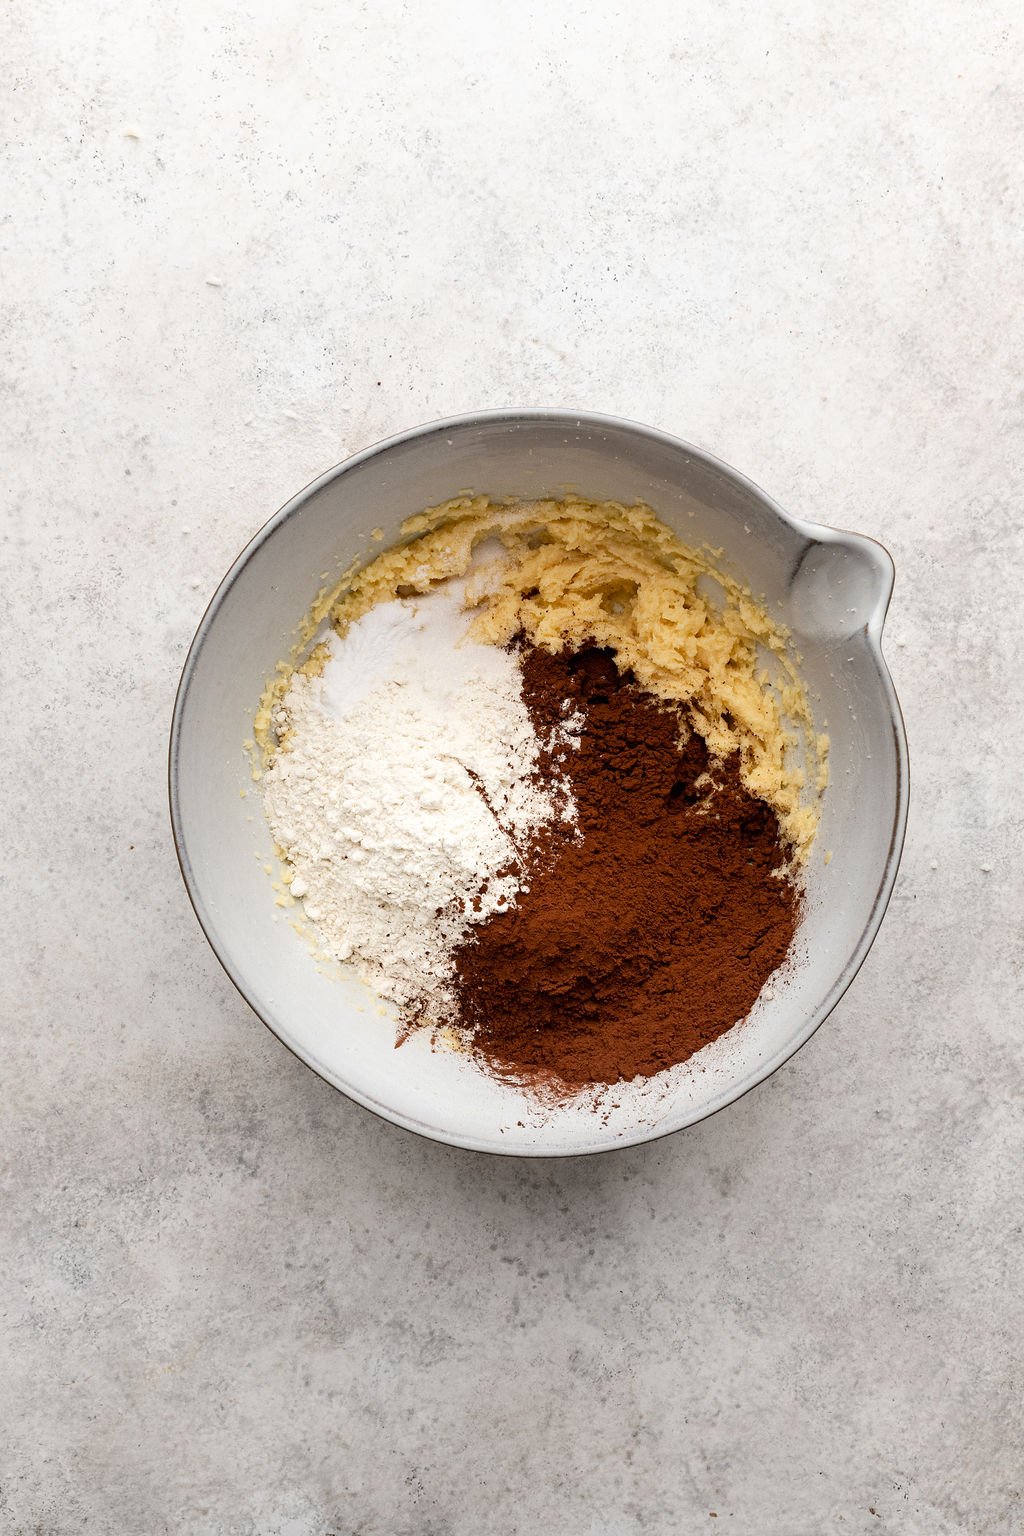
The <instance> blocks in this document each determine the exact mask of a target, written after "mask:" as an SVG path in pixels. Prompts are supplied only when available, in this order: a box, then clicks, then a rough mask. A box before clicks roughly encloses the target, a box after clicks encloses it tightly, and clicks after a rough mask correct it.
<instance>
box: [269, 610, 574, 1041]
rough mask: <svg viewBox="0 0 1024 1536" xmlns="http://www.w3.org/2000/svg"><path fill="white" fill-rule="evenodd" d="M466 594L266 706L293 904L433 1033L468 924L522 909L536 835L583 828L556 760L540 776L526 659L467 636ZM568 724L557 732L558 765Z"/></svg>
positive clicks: (376, 615)
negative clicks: (527, 855)
mask: <svg viewBox="0 0 1024 1536" xmlns="http://www.w3.org/2000/svg"><path fill="white" fill-rule="evenodd" d="M461 597H462V594H461V591H460V589H459V587H458V586H457V584H449V585H448V586H447V587H445V588H443V589H439V590H438V591H435V592H433V593H431V594H430V595H429V596H427V597H420V598H416V599H412V600H410V599H406V600H399V601H393V602H389V603H382V604H381V605H380V606H378V607H376V608H374V609H371V610H370V611H368V612H367V613H366V614H364V615H363V617H362V618H360V619H359V620H357V621H356V622H355V623H354V624H352V625H351V626H350V628H349V629H348V630H347V631H346V633H345V635H344V637H339V636H337V635H331V636H330V638H329V639H328V640H327V641H326V642H325V644H324V645H323V648H322V650H321V652H320V655H319V658H318V660H319V663H320V668H321V670H320V671H319V672H315V671H314V673H313V674H312V675H308V674H307V673H304V672H296V673H295V674H293V676H292V677H291V680H290V683H289V686H288V688H287V691H286V692H285V693H284V695H283V697H281V698H280V699H279V700H278V701H277V702H276V703H275V705H274V706H273V723H274V726H275V730H276V733H277V736H278V739H279V741H280V743H281V748H282V749H281V750H280V751H278V752H277V754H276V755H275V758H274V761H273V763H272V764H271V766H270V767H269V769H268V771H267V773H266V776H265V781H264V803H265V806H266V811H267V816H268V819H269V821H270V826H271V830H272V831H273V834H274V837H275V839H276V842H277V844H278V847H279V849H280V852H281V854H282V855H283V857H284V859H285V860H286V861H287V866H288V880H289V884H290V892H291V895H292V896H293V897H295V898H300V899H302V900H303V901H304V904H305V911H306V916H307V917H308V918H309V920H310V921H311V922H312V923H314V924H315V925H316V927H317V929H318V930H319V932H320V934H321V936H322V939H323V942H324V944H325V946H326V948H327V950H328V952H329V953H330V954H331V955H332V956H333V957H334V958H336V959H339V960H349V959H354V960H355V961H356V962H357V963H358V964H359V965H360V966H361V967H362V969H363V971H364V973H365V974H366V976H367V979H368V980H370V981H372V982H373V984H374V985H375V986H376V988H377V990H378V991H379V992H380V993H381V994H382V995H383V996H385V997H389V998H393V999H394V1000H395V1001H396V1002H397V1003H398V1004H399V1006H400V1007H401V1008H402V1009H403V1010H404V1011H405V1012H406V1013H407V1014H408V1015H410V1016H413V1017H415V1018H420V1017H425V1018H428V1019H431V1020H432V1021H434V1022H440V1021H442V1019H443V1018H444V1017H445V1015H446V1014H448V1013H450V1012H451V1010H452V998H451V996H450V993H449V991H448V983H449V981H450V979H451V976H452V974H453V970H452V959H451V957H452V951H453V949H454V947H455V944H456V942H457V941H458V940H459V939H461V937H462V936H463V934H464V932H465V930H466V927H467V924H471V923H476V922H482V921H484V920H485V919H486V918H487V917H489V916H490V915H491V914H492V913H493V912H495V911H498V910H499V909H500V908H501V907H503V906H505V905H507V904H508V903H509V902H511V901H512V900H513V899H514V898H515V896H516V895H517V894H518V892H519V889H520V884H521V877H522V870H523V855H524V851H525V849H526V848H527V847H528V846H529V844H530V840H531V838H532V837H533V836H534V835H535V834H536V833H537V832H538V831H539V830H540V828H541V827H542V826H543V825H544V824H545V823H547V822H550V821H553V820H557V821H560V822H562V823H571V821H572V818H573V815H574V809H573V803H572V797H571V794H570V793H569V791H568V789H567V786H566V783H565V780H564V777H563V775H562V774H561V772H560V770H559V768H558V766H557V763H556V762H555V761H554V759H552V766H551V771H549V772H548V773H547V774H546V775H544V776H543V777H544V781H543V782H542V779H541V776H540V775H539V774H538V772H537V768H538V761H539V752H540V742H539V740H538V737H537V733H536V731H535V729H534V726H533V724H532V722H531V719H530V715H529V713H528V711H527V709H526V706H525V704H524V703H523V697H522V677H521V672H520V669H519V666H518V663H517V661H516V659H515V657H513V656H512V655H510V654H509V653H508V652H506V651H503V650H499V649H497V648H496V647H494V646H491V645H483V644H480V643H479V642H478V641H475V640H472V639H470V638H468V637H467V635H466V629H467V625H468V619H467V616H466V614H465V613H464V611H463V610H462V608H461ZM573 727H574V722H573V720H571V719H569V720H561V721H560V722H559V724H558V726H557V728H556V729H555V731H554V735H553V739H552V742H551V745H552V747H554V749H555V751H554V758H557V757H558V755H559V754H561V755H562V756H563V757H564V755H565V753H566V751H568V750H570V748H571V744H572V742H573V740H574V737H573ZM549 755H550V754H549Z"/></svg>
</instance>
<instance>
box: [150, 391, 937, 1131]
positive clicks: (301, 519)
mask: <svg viewBox="0 0 1024 1536" xmlns="http://www.w3.org/2000/svg"><path fill="white" fill-rule="evenodd" d="M891 587H892V564H891V561H890V559H889V557H888V555H887V554H886V553H885V551H884V550H883V549H882V548H881V547H880V546H879V545H877V544H875V543H874V542H872V541H871V540H869V539H866V538H863V537H860V536H858V535H853V534H846V533H838V532H835V531H834V530H831V529H827V528H823V527H820V526H816V525H811V524H807V523H803V522H800V521H799V520H797V519H794V518H792V517H790V516H788V515H787V514H785V513H783V512H782V511H781V510H780V509H779V508H778V507H776V506H775V505H774V503H772V502H771V501H770V500H769V499H768V498H767V497H766V496H765V495H764V494H763V493H762V492H760V491H759V490H757V488H756V487H754V486H753V485H752V484H750V482H749V481H747V480H745V479H744V478H743V477H742V476H741V475H739V474H737V473H736V472H734V471H732V470H730V469H729V468H727V467H726V466H725V465H723V464H721V463H720V462H719V461H717V460H715V459H714V458H712V457H711V456H710V455H707V454H705V453H702V452H701V451H699V450H697V449H694V448H691V447H689V446H687V445H686V444H685V443H682V442H680V441H679V440H677V439H675V438H672V437H668V436H666V435H665V434H663V433H659V432H656V431H653V430H651V429H648V428H644V427H640V426H637V425H635V424H632V423H629V422H624V421H619V420H615V419H613V418H608V417H600V416H592V415H583V416H580V415H570V414H568V413H561V412H543V411H520V412H514V413H506V412H492V413H484V414H481V415H476V416H471V417H461V418H456V419H453V420H449V421H444V422H440V423H436V424H433V425H431V426H427V427H423V428H420V429H417V430H415V431H412V432H408V433H405V434H402V435H401V436H399V437H396V438H392V439H390V440H389V441H387V442H385V443H382V444H380V445H378V446H377V447H375V448H372V449H370V450H368V451H367V452H365V453H363V454H360V455H358V456H356V457H355V458H353V459H350V460H349V461H347V462H346V463H345V464H342V465H340V466H338V467H337V468H336V469H334V470H331V471H329V472H328V473H327V474H326V475H324V476H322V477H321V478H320V479H319V480H317V481H316V482H314V483H313V484H312V485H311V486H309V487H308V488H307V489H306V490H305V491H303V492H301V493H300V494H299V495H298V496H296V497H295V498H294V499H293V500H292V501H291V502H289V503H288V505H287V506H285V507H284V508H283V509H282V510H281V512H279V513H278V514H277V516H276V517H274V518H273V519H272V520H271V521H270V523H268V524H267V526H266V527H265V528H264V529H263V530H262V531H261V532H260V533H259V534H258V535H257V536H256V538H255V539H254V540H253V541H252V543H251V544H250V545H249V546H248V548H247V549H246V550H245V551H244V552H243V554H242V555H241V556H240V557H239V559H238V560H237V561H236V562H235V565H234V566H233V567H232V569H231V571H229V573H228V575H227V576H226V577H225V579H224V581H223V582H222V584H221V586H220V588H219V589H218V591H217V593H216V595H215V597H214V599H213V601H212V603H211V605H210V608H209V609H208V611H207V613H206V615H205V617H204V619H203V622H202V624H201V625H200V628H199V631H198V633H197V635H196V638H195V641H194V642H193V645H192V649H191V651H190V653H189V657H188V660H187V662H186V665H185V669H184V673H183V676H182V681H181V686H180V689H179V693H178V699H177V703H176V706H175V713H174V722H173V727H172V736H171V755H170V780H171V812H172V822H173V826H174V833H175V839H176V843H177V847H178V853H179V858H180V860H181V865H182V872H183V875H184V878H185V882H186V885H187V888H188V891H189V894H190V896H191V898H192V901H193V904H194V906H195V908H196V912H197V914H198V916H199V918H200V921H201V923H202V925H203V927H204V929H205V931H206V934H207V937H208V938H209V940H210V943H211V944H212V946H213V948H214V949H215V951H216V953H217V954H218V956H219V958H220V959H221V961H222V963H223V964H224V966H225V968H226V969H227V971H228V973H229V975H230V976H231V978H232V979H233V980H234V982H235V984H236V985H237V986H238V987H239V989H240V990H241V992H242V993H243V995H244V996H245V997H246V998H247V1000H248V1001H249V1002H250V1004H251V1005H252V1007H253V1008H254V1009H255V1011H256V1012H257V1013H258V1014H259V1016H260V1017H261V1018H262V1019H263V1020H264V1021H265V1022H266V1023H267V1024H268V1025H269V1026H270V1027H271V1029H273V1030H274V1032H275V1033H276V1034H277V1035H278V1036H279V1037H280V1038H281V1039H282V1040H283V1041H284V1043H285V1044H287V1045H288V1046H289V1047H290V1048H291V1049H292V1050H293V1051H295V1052H296V1054H298V1055H299V1056H300V1057H301V1058H302V1060H304V1061H305V1062H307V1063H308V1064H309V1065H310V1066H311V1067H312V1068H313V1069H314V1070H315V1071H317V1072H318V1073H320V1074H321V1075H322V1076H323V1077H324V1078H326V1079H327V1080H328V1081H329V1082H331V1083H333V1084H334V1085H335V1086H336V1087H338V1088H340V1089H342V1090H343V1091H344V1092H346V1093H347V1094H349V1095H350V1096H352V1097H353V1098H355V1099H357V1100H358V1101H359V1102H360V1103H362V1104H364V1105H366V1106H368V1107H369V1108H372V1109H374V1110H375V1111H377V1112H378V1113H380V1114H382V1115H384V1116H385V1117H387V1118H389V1119H391V1120H393V1121H395V1122H396V1123H398V1124H401V1125H404V1126H407V1127H409V1128H410V1129H413V1130H416V1131H419V1132H421V1133H423V1134H425V1135H429V1136H432V1137H435V1138H436V1139H439V1140H442V1141H447V1142H452V1143H455V1144H458V1145H463V1146H467V1147H471V1148H475V1149H478V1150H483V1151H493V1152H503V1153H514V1154H525V1155H567V1154H576V1153H583V1152H594V1151H602V1150H606V1149H609V1148H613V1147H616V1146H626V1145H630V1144H632V1143H635V1142H638V1141H643V1140H648V1139H651V1138H654V1137H656V1136H660V1135H663V1134H665V1133H667V1132H669V1131H673V1130H677V1129H679V1128H681V1127H682V1126H685V1125H688V1124H692V1123H693V1122H694V1121H696V1120H700V1119H702V1118H704V1117H705V1116H707V1115H708V1114H711V1113H713V1112H714V1111H715V1110H717V1109H720V1108H722V1107H723V1106H724V1105H725V1104H727V1103H729V1102H730V1101H731V1100H733V1099H735V1098H736V1097H738V1096H739V1095H740V1094H742V1093H743V1092H745V1091H746V1090H747V1089H748V1088H750V1087H752V1086H753V1085H754V1084H755V1083H757V1082H759V1081H760V1080H761V1079H762V1078H764V1077H765V1076H767V1075H768V1074H769V1073H770V1072H771V1071H773V1070H774V1069H775V1068H776V1067H777V1066H778V1065H780V1063H781V1062H783V1061H784V1060H785V1059H786V1058H787V1057H788V1056H790V1055H791V1054H792V1053H793V1052H794V1051H795V1050H796V1049H797V1048H798V1047H799V1046H800V1045H801V1044H802V1043H803V1041H804V1040H806V1039H807V1038H808V1036H809V1035H810V1034H811V1033H812V1032H813V1030H814V1029H815V1028H816V1027H817V1025H818V1024H819V1023H820V1022H821V1021H822V1019H823V1018H824V1017H825V1016H826V1014H827V1013H828V1012H829V1010H830V1009H831V1008H832V1007H833V1006H834V1004H835V1002H836V1001H837V1000H838V998H839V997H840V996H841V995H842V992H843V991H844V990H845V988H846V986H847V985H848V984H849V982H850V980H851V979H852V977H853V975H854V974H855V972H856V970H857V968H858V966H859V964H860V963H861V961H862V960H863V958H864V955H865V954H866V952H867V949H868V947H869V946H870V943H871V941H872V939H873V937H874V934H875V932H876V931H877V928H878V924H879V923H880V921H881V918H882V915H883V912H884V909H885V905H886V902H887V900H888V896H889V893H890V891H891V888H892V884H893V881H894V879H895V874H896V867H897V863H898V860H899V854H900V849H901V846H902V839H903V831H904V825H905V819H906V807H907V765H906V745H905V740H904V734H903V727H902V721H901V718H900V714H899V708H898V705H897V702H896V698H895V695H894V692H893V688H892V684H891V681H890V679H889V675H888V672H887V670H886V667H885V664H884V661H883V659H882V655H881V649H880V639H881V630H882V624H883V621H884V617H885V611H886V607H887V604H888V600H889V595H890V591H891ZM268 866H269V867H270V868H271V869H272V870H273V871H274V872H275V875H274V878H273V879H271V878H269V877H268V876H266V875H265V874H264V873H263V869H264V868H265V867H268Z"/></svg>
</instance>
